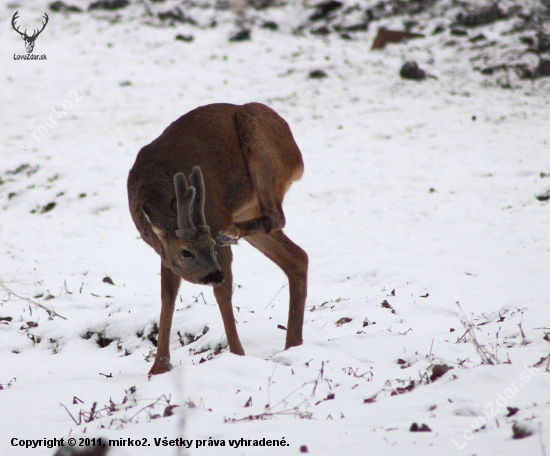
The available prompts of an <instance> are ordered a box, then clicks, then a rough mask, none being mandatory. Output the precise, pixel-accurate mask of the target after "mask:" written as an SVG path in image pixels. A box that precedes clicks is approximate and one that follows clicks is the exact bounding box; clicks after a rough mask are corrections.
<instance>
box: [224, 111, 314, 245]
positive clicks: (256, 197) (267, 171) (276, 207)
mask: <svg viewBox="0 0 550 456" xmlns="http://www.w3.org/2000/svg"><path fill="white" fill-rule="evenodd" d="M236 123H237V129H238V132H239V141H240V147H241V149H242V153H243V156H244V158H245V161H246V163H247V166H248V172H249V175H250V179H251V181H252V189H253V190H252V195H251V197H250V200H249V203H248V205H247V206H248V208H247V210H246V211H245V212H243V213H242V214H240V215H238V214H234V215H236V217H235V220H234V223H233V224H232V225H230V226H229V227H227V228H226V229H225V230H224V231H223V233H222V234H225V235H227V236H230V237H237V238H240V237H244V236H251V235H255V234H268V233H271V232H273V231H277V230H281V229H282V228H284V226H285V215H284V212H283V208H282V204H283V198H284V195H285V193H286V191H287V190H288V188H289V187H290V185H291V184H292V182H293V181H295V180H298V179H300V177H302V174H303V172H304V165H303V162H302V154H301V153H300V150H299V149H298V146H297V145H296V143H295V141H294V138H293V137H292V133H291V132H290V129H289V128H288V125H287V123H286V122H285V121H284V120H283V119H282V118H281V117H280V116H279V115H278V114H277V113H275V111H273V110H271V109H270V108H268V107H267V106H264V105H261V104H258V103H250V104H248V105H244V106H243V107H242V111H240V112H239V114H238V115H237V116H236Z"/></svg>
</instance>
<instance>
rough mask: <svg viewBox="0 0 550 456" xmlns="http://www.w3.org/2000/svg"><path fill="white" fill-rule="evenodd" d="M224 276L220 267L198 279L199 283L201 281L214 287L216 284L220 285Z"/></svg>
mask: <svg viewBox="0 0 550 456" xmlns="http://www.w3.org/2000/svg"><path fill="white" fill-rule="evenodd" d="M224 279H225V277H224V275H223V272H222V270H221V269H217V270H216V271H214V272H211V273H210V274H208V275H205V276H204V277H203V278H201V279H199V281H200V283H203V284H204V285H212V286H214V287H217V286H218V285H221V284H222V283H223V281H224Z"/></svg>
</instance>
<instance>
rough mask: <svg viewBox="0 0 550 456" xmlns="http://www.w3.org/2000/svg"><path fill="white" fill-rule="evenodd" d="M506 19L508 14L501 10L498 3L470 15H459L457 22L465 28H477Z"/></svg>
mask: <svg viewBox="0 0 550 456" xmlns="http://www.w3.org/2000/svg"><path fill="white" fill-rule="evenodd" d="M505 17H506V14H505V13H504V11H502V10H501V9H500V7H499V6H498V3H495V4H493V5H491V6H487V7H485V8H480V9H478V10H476V11H471V12H469V13H459V14H458V16H457V17H456V21H457V22H458V23H459V24H460V25H463V26H464V27H476V26H478V25H485V24H491V23H493V22H496V21H498V20H499V19H504V18H505Z"/></svg>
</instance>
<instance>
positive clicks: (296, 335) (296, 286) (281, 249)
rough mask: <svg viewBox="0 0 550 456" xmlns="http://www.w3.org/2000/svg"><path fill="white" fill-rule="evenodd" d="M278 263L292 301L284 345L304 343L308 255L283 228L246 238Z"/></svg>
mask: <svg viewBox="0 0 550 456" xmlns="http://www.w3.org/2000/svg"><path fill="white" fill-rule="evenodd" d="M245 239H246V240H247V241H248V242H249V243H250V244H251V245H252V246H254V247H256V248H257V249H258V250H259V251H260V252H262V253H263V254H264V255H265V256H266V257H268V258H269V259H270V260H271V261H273V262H274V263H275V264H276V265H277V266H279V267H280V268H281V269H282V270H283V272H284V273H285V274H286V276H287V278H288V286H289V292H290V303H289V309H288V325H287V332H286V345H285V348H290V347H295V346H297V345H302V342H303V340H302V328H303V325H304V309H305V303H306V296H307V271H308V256H307V253H306V252H305V251H304V250H303V249H301V248H300V247H299V246H297V245H296V244H294V242H292V241H291V240H290V239H289V238H288V237H287V236H286V235H285V234H284V233H283V232H282V231H281V230H279V231H272V232H271V233H269V234H255V235H253V236H247V237H246V238H245Z"/></svg>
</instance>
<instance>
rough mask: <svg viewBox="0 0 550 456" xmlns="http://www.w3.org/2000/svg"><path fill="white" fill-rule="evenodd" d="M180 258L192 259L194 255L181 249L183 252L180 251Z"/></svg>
mask: <svg viewBox="0 0 550 456" xmlns="http://www.w3.org/2000/svg"><path fill="white" fill-rule="evenodd" d="M181 256H182V257H184V258H192V257H194V256H195V255H193V254H192V253H191V252H190V251H189V250H185V249H183V250H182V251H181Z"/></svg>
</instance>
